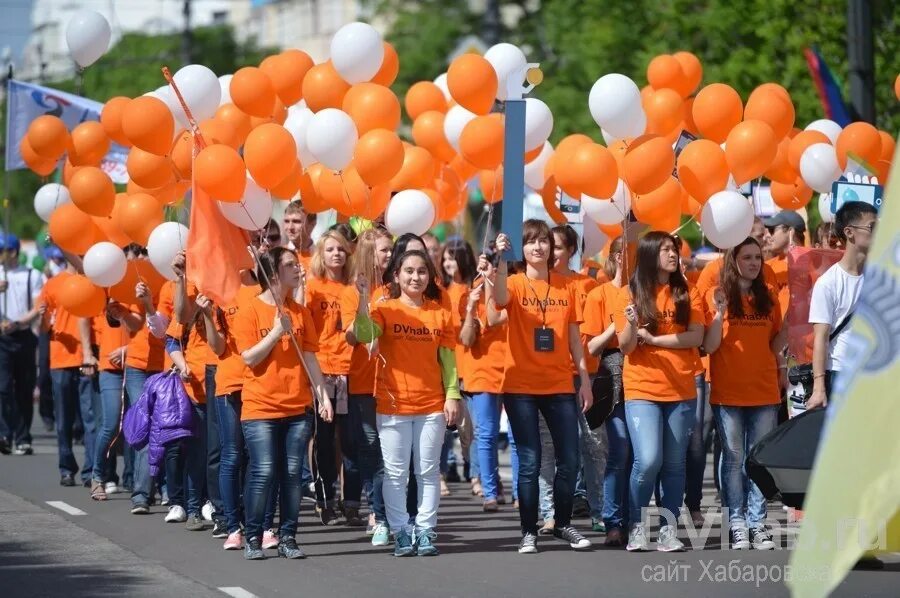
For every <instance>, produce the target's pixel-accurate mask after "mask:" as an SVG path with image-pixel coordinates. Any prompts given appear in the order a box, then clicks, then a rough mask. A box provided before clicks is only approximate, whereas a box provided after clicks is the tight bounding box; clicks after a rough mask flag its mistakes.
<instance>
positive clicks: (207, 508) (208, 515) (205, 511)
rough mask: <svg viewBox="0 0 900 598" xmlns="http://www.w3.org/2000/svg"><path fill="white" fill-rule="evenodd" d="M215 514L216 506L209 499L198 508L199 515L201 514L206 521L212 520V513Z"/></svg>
mask: <svg viewBox="0 0 900 598" xmlns="http://www.w3.org/2000/svg"><path fill="white" fill-rule="evenodd" d="M215 514H216V508H215V507H214V506H213V504H212V503H211V502H209V501H206V504H205V505H203V507H202V508H201V509H200V515H202V516H203V519H205V520H206V521H212V520H213V515H215Z"/></svg>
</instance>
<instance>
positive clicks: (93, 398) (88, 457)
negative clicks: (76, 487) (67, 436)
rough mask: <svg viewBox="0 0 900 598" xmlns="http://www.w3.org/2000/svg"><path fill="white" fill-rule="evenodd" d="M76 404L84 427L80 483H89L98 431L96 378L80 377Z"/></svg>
mask: <svg viewBox="0 0 900 598" xmlns="http://www.w3.org/2000/svg"><path fill="white" fill-rule="evenodd" d="M78 402H79V404H80V407H81V423H82V425H83V426H84V440H83V442H84V466H83V467H82V468H81V481H82V482H89V481H90V480H91V478H92V477H93V474H94V453H95V451H96V450H97V449H96V439H97V431H98V423H99V422H98V421H97V419H98V418H97V417H95V416H94V414H95V413H98V412H99V411H100V384H99V383H98V381H97V376H81V377H80V378H79V380H78Z"/></svg>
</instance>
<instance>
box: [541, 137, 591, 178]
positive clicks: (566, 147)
mask: <svg viewBox="0 0 900 598" xmlns="http://www.w3.org/2000/svg"><path fill="white" fill-rule="evenodd" d="M593 142H594V140H593V139H591V138H590V137H588V136H587V135H583V134H581V133H573V134H571V135H566V136H565V137H563V138H562V139H561V140H560V142H559V144H557V146H556V151H555V152H554V154H553V156H554V157H556V156H562V157H563V158H565V159H568V157H569V154H570V152H573V151H575V148H577V147H578V146H580V145H583V144H585V143H593ZM552 159H553V158H551V160H552ZM546 172H547V175H548V176H549V175H550V174H552V171H551V170H549V169H548V170H547V171H546Z"/></svg>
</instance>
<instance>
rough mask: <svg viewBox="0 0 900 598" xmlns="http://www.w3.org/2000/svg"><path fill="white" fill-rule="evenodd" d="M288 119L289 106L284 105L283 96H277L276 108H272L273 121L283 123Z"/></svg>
mask: <svg viewBox="0 0 900 598" xmlns="http://www.w3.org/2000/svg"><path fill="white" fill-rule="evenodd" d="M286 120H287V107H286V106H285V105H284V102H282V101H281V98H275V108H274V109H273V110H272V122H273V123H275V124H278V125H283V124H284V121H286Z"/></svg>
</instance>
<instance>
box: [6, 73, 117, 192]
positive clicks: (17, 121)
mask: <svg viewBox="0 0 900 598" xmlns="http://www.w3.org/2000/svg"><path fill="white" fill-rule="evenodd" d="M8 90H9V95H8V99H7V103H6V110H7V112H6V117H7V118H6V122H7V123H8V126H7V128H6V170H19V169H22V168H27V166H26V165H25V161H24V160H23V159H22V154H21V153H20V152H19V144H20V143H21V141H22V138H23V137H25V134H26V133H27V132H28V126H29V125H30V124H31V121H33V120H34V119H36V118H37V117H39V116H43V115H44V114H49V115H51V116H58V117H59V118H61V119H62V121H63V122H64V123H66V127H67V128H68V129H69V130H70V131H71V130H72V129H74V128H75V127H76V126H77V125H79V124H80V123H83V122H84V121H87V120H100V111H101V110H103V104H101V103H100V102H96V101H94V100H90V99H88V98H83V97H81V96H76V95H73V94H71V93H66V92H64V91H59V90H58V89H51V88H49V87H43V86H41V85H34V84H33V83H24V82H22V81H16V80H15V79H10V80H9V86H8ZM127 151H128V150H127V149H125V148H123V147H122V146H120V145H118V144H116V143H112V144H111V146H110V150H109V153H108V154H106V157H104V158H103V162H102V163H101V165H100V167H101V168H102V169H103V170H104V172H106V174H108V175H109V176H110V178H111V179H112V180H113V182H114V183H120V184H124V183H127V182H128V172H127V171H126V170H125V159H126V158H127Z"/></svg>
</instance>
